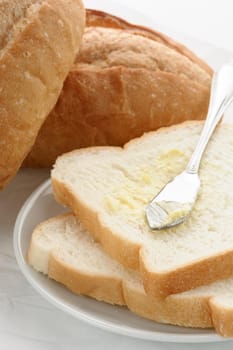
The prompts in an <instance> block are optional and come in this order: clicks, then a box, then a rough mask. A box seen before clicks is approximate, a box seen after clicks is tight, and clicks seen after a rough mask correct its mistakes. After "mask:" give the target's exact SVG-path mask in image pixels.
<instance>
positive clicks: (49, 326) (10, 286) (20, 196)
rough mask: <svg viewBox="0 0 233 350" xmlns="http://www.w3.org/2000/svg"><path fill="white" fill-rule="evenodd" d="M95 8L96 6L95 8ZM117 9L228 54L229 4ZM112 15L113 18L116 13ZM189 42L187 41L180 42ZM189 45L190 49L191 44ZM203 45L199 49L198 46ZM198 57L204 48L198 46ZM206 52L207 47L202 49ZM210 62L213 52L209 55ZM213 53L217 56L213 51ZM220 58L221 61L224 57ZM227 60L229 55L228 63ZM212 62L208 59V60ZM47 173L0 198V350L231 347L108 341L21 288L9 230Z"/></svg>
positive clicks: (184, 1) (163, 0)
mask: <svg viewBox="0 0 233 350" xmlns="http://www.w3.org/2000/svg"><path fill="white" fill-rule="evenodd" d="M86 3H87V4H88V6H89V7H90V6H91V7H93V8H94V7H96V6H97V5H98V7H100V8H101V6H102V8H103V9H104V8H106V3H107V9H109V10H110V9H111V8H114V9H116V6H115V5H113V3H112V2H111V0H106V1H103V0H89V1H86ZM96 4H97V5H96ZM118 4H119V5H118V10H117V11H118V14H120V13H121V14H122V7H121V6H120V5H121V4H122V5H124V6H128V7H132V8H133V9H134V10H139V11H140V13H141V14H145V15H147V16H149V17H150V19H148V18H147V17H146V16H143V15H138V14H137V13H135V12H134V11H131V12H130V13H131V15H129V13H128V11H126V12H127V14H128V17H129V19H131V20H132V21H134V22H138V23H139V22H141V23H142V24H148V25H152V24H153V25H154V27H155V28H156V29H159V30H163V31H165V32H167V33H168V34H170V35H171V36H174V37H176V38H179V39H180V40H184V42H185V43H187V42H190V45H191V46H192V45H193V48H195V47H196V44H195V39H198V40H201V41H204V42H208V43H210V44H212V45H216V46H217V47H222V48H225V49H228V50H232V51H233V38H232V36H233V2H232V1H231V0H221V1H220V0H212V1H211V0H195V1H191V0H143V1H138V0H125V1H123V0H118ZM117 11H116V12H117ZM190 36H192V37H193V38H194V39H193V41H190V40H189V39H188V40H187V38H186V37H190ZM192 43H194V44H192ZM202 45H203V46H202ZM199 46H201V52H204V51H205V47H206V46H205V44H204V43H203V44H200V45H199ZM207 46H208V48H209V45H207ZM211 52H212V53H213V56H215V50H214V48H213V50H212V51H211ZM216 52H218V54H219V51H218V50H217V51H216ZM221 52H223V53H224V54H223V56H224V57H225V56H226V57H227V55H228V53H227V52H226V51H221ZM230 56H231V54H229V57H230ZM213 58H214V57H213ZM47 176H48V173H46V172H44V171H42V172H38V174H35V173H32V172H29V173H28V172H21V173H20V174H19V175H18V176H17V177H16V179H15V180H14V181H13V183H12V184H10V186H8V188H7V189H6V190H5V191H4V192H3V193H0V350H5V349H6V350H8V349H9V350H14V349H17V350H21V349H23V350H29V349H30V350H42V349H43V350H55V349H56V350H63V349H64V350H65V349H66V350H69V349H76V350H78V349H87V350H88V349H95V350H99V349H101V350H102V349H104V348H106V349H107V348H109V349H112V350H113V349H122V350H124V349H127V350H128V349H129V350H130V349H134V350H138V349H140V350H141V349H145V350H149V349H151V350H152V349H153V350H158V349H161V350H162V349H163V350H176V349H177V350H178V349H179V350H184V349H187V350H194V349H201V350H207V349H212V350H217V349H219V348H220V346H221V349H222V350H230V349H232V346H233V343H223V344H221V345H220V344H205V345H204V344H203V345H200V344H199V345H195V344H193V345H185V344H183V345H176V344H165V343H163V344H162V343H152V342H148V341H142V340H135V339H131V338H127V337H124V336H118V335H113V334H110V333H106V332H105V331H102V330H99V329H96V328H94V327H91V326H89V325H87V324H85V323H83V322H79V321H77V320H74V319H73V318H72V317H70V316H68V315H65V314H63V313H62V312H60V311H58V310H55V309H54V308H53V307H52V306H51V305H49V304H48V303H47V302H46V301H44V300H43V299H42V298H41V297H40V296H39V295H37V294H36V293H35V292H34V290H33V289H32V288H31V287H30V286H29V285H28V284H27V282H26V281H25V279H24V277H23V276H22V275H21V273H20V272H19V270H18V268H17V266H16V263H15V259H14V254H13V248H12V228H13V223H14V220H15V217H16V215H17V212H18V210H19V208H20V206H21V205H22V203H23V202H24V200H25V199H26V198H27V196H28V195H29V194H30V192H31V191H32V189H33V188H35V187H36V186H37V185H38V184H39V183H40V182H41V181H42V180H44V179H46V178H47Z"/></svg>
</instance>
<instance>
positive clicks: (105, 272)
mask: <svg viewBox="0 0 233 350" xmlns="http://www.w3.org/2000/svg"><path fill="white" fill-rule="evenodd" d="M28 262H29V264H30V265H31V266H33V267H34V268H35V269H36V270H38V271H40V272H43V273H44V274H46V275H48V276H49V277H50V278H52V279H54V280H56V281H58V282H60V283H62V284H64V285H65V286H66V287H67V288H69V289H70V290H71V291H73V292H74V293H77V294H84V295H88V296H90V297H92V298H95V299H97V300H102V301H105V302H108V303H111V304H117V305H127V306H128V308H129V309H130V310H131V311H133V312H135V313H137V314H138V315H140V316H143V317H145V318H148V319H151V320H155V321H157V322H161V323H170V324H174V325H180V326H185V327H202V328H207V327H208V328H209V327H214V328H215V329H216V331H217V332H218V333H219V334H221V335H224V336H228V337H229V336H233V278H231V279H227V280H223V281H221V282H216V283H213V284H210V285H208V286H205V287H199V288H196V289H194V290H192V291H188V292H184V293H180V294H176V295H172V296H170V297H167V298H166V299H156V298H151V297H148V296H147V295H146V294H145V292H144V289H143V285H142V282H141V279H140V276H139V274H138V273H137V272H135V271H133V270H129V269H125V268H123V266H122V265H120V264H119V263H117V262H116V261H115V260H113V259H112V258H110V257H109V256H108V255H107V254H106V253H105V252H104V251H103V249H102V247H101V246H100V244H98V243H96V242H94V240H93V238H92V237H91V235H90V234H88V233H87V232H85V231H84V229H83V228H82V227H81V225H80V224H79V222H78V221H77V220H76V218H75V217H74V216H73V215H72V214H68V215H63V216H59V217H55V218H52V219H50V220H48V221H46V222H43V223H41V224H40V225H39V226H38V227H37V228H36V229H35V230H34V232H33V235H32V239H31V244H30V249H29V252H28Z"/></svg>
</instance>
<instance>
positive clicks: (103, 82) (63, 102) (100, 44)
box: [25, 10, 212, 166]
mask: <svg viewBox="0 0 233 350" xmlns="http://www.w3.org/2000/svg"><path fill="white" fill-rule="evenodd" d="M211 74H212V70H211V69H210V68H209V67H208V66H207V65H206V64H205V63H204V62H203V61H201V60H200V59H199V58H197V57H196V56H195V55H194V54H193V53H191V52H190V51H189V50H188V49H186V48H185V47H184V46H182V45H180V44H178V43H176V42H174V41H173V40H171V39H169V38H167V37H166V36H164V35H163V34H161V33H158V32H155V31H152V30H150V29H147V28H142V27H138V26H134V25H131V24H129V23H127V22H125V21H123V20H121V19H119V18H117V17H113V16H110V15H108V14H105V13H102V12H97V11H93V10H91V11H88V12H87V28H86V30H85V34H84V37H83V43H82V46H81V50H80V53H79V55H78V56H77V58H76V61H75V64H74V66H73V68H72V69H71V71H70V73H69V75H68V77H67V79H66V81H65V84H64V87H63V91H62V93H61V95H60V98H59V100H58V102H57V104H56V107H55V108H54V110H53V111H52V112H51V114H50V115H49V117H48V118H47V120H46V122H45V124H44V126H43V127H42V129H41V131H40V133H39V136H38V138H37V141H36V143H35V145H34V147H33V149H32V151H31V153H30V154H29V156H28V158H27V160H26V162H25V165H27V166H51V165H52V164H53V163H54V162H55V159H56V158H57V156H58V155H60V154H62V153H64V152H68V151H71V150H73V149H76V148H80V147H87V146H94V145H123V144H124V143H126V142H128V141H129V140H130V139H132V138H134V137H138V136H141V135H142V134H143V133H144V132H146V131H150V130H155V129H157V128H159V127H160V126H166V125H171V124H176V123H178V122H182V121H184V120H187V119H203V118H205V116H206V111H207V106H208V100H209V87H210V81H211Z"/></svg>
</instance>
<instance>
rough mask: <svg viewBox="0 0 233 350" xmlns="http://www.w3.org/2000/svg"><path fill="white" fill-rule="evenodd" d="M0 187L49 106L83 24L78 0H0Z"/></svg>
mask: <svg viewBox="0 0 233 350" xmlns="http://www.w3.org/2000/svg"><path fill="white" fill-rule="evenodd" d="M0 18H1V22H0V189H1V188H3V187H4V186H5V185H6V184H7V183H8V182H9V181H10V179H11V178H12V177H13V176H14V175H15V173H16V172H17V170H18V168H19V167H20V165H21V164H22V162H23V160H24V158H25V157H26V155H27V153H28V152H29V151H30V150H31V147H32V145H33V143H34V142H35V139H36V137H37V134H38V131H39V129H40V127H41V125H42V124H43V122H44V120H45V118H46V117H47V115H48V113H49V112H50V111H51V110H52V108H53V107H54V105H55V103H56V101H57V98H58V96H59V94H60V92H61V89H62V86H63V82H64V80H65V78H66V76H67V74H68V72H69V70H70V68H71V66H72V64H73V61H74V58H75V56H76V54H77V51H78V48H79V45H80V42H81V37H82V34H83V30H84V24H85V11H84V8H83V5H82V2H81V0H69V1H67V0H21V1H17V0H4V1H1V2H0Z"/></svg>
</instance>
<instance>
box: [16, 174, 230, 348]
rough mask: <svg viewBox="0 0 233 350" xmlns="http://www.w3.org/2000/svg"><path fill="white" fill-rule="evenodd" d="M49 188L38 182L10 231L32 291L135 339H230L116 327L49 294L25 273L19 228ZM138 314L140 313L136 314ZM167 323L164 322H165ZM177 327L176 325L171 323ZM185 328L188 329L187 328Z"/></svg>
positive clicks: (48, 183)
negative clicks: (76, 309) (32, 207)
mask: <svg viewBox="0 0 233 350" xmlns="http://www.w3.org/2000/svg"><path fill="white" fill-rule="evenodd" d="M49 188H51V179H47V180H46V181H44V182H43V183H42V184H41V185H39V186H38V187H37V188H36V189H35V190H34V191H33V192H32V193H31V194H30V195H29V197H28V198H27V199H26V201H25V202H24V204H23V206H22V207H21V209H20V211H19V213H18V215H17V218H16V221H15V225H14V230H13V247H14V253H15V257H16V260H17V263H18V266H19V268H20V271H21V272H22V274H23V275H24V277H25V278H26V280H27V281H28V282H29V284H30V285H31V286H32V287H33V288H34V290H35V291H36V292H37V293H39V294H40V295H41V296H42V297H43V298H45V299H46V300H47V301H48V302H49V303H51V304H52V305H54V306H55V307H56V308H57V309H59V310H62V311H63V312H65V313H67V314H70V315H71V316H73V317H75V318H76V319H78V320H81V321H84V322H86V323H88V324H90V325H92V326H95V327H97V328H100V329H103V330H106V331H109V332H111V333H115V334H121V335H125V336H128V337H131V338H135V339H144V340H150V341H157V342H168V343H213V342H225V341H229V340H232V339H231V338H224V337H221V336H220V335H218V334H216V333H211V334H208V333H207V334H172V333H170V334H169V333H163V332H161V331H146V330H138V329H137V330H134V329H133V328H131V327H128V326H119V325H116V324H114V323H113V322H111V321H106V322H104V321H102V320H99V319H98V317H92V316H89V315H88V314H86V313H84V312H82V311H80V312H77V311H75V310H73V308H72V307H71V306H69V305H67V304H66V303H65V302H64V301H61V300H60V299H59V298H58V297H54V296H51V295H50V293H49V292H48V291H47V290H46V288H44V287H43V286H41V283H40V282H38V281H37V280H36V279H35V278H33V277H32V276H31V275H30V274H29V273H28V272H27V269H26V268H25V266H27V268H28V267H29V265H28V264H27V263H26V260H25V257H24V255H23V252H22V249H21V244H20V238H21V235H22V228H23V224H24V221H25V219H26V218H27V216H28V212H29V210H30V207H31V206H32V205H34V204H35V203H36V201H37V200H38V198H39V197H40V195H41V194H42V193H43V192H44V191H46V190H48V189H49ZM138 317H139V316H138ZM164 326H166V324H164ZM174 327H178V326H174ZM183 328H185V327H183ZM187 329H188V328H187Z"/></svg>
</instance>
